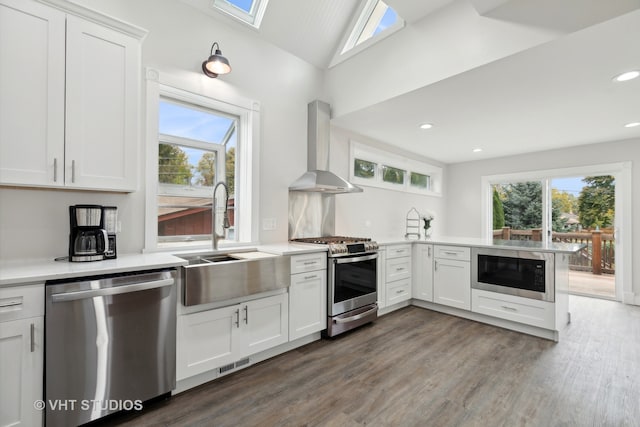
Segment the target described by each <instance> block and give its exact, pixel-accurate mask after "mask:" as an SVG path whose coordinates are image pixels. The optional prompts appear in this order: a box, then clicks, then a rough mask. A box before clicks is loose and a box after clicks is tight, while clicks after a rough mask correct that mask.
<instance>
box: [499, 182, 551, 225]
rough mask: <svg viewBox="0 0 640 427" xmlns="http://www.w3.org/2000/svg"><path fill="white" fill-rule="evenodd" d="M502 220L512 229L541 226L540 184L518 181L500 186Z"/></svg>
mask: <svg viewBox="0 0 640 427" xmlns="http://www.w3.org/2000/svg"><path fill="white" fill-rule="evenodd" d="M502 191H503V196H504V199H503V202H502V203H503V207H504V222H505V225H506V226H507V227H511V228H512V229H514V230H530V229H532V228H541V227H542V184H541V183H540V182H539V181H531V182H519V183H515V184H507V185H505V186H503V187H502Z"/></svg>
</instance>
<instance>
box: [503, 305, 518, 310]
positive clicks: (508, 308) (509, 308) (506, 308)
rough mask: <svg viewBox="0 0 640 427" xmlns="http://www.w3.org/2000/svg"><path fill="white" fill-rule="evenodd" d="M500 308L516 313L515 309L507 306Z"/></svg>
mask: <svg viewBox="0 0 640 427" xmlns="http://www.w3.org/2000/svg"><path fill="white" fill-rule="evenodd" d="M501 307H502V308H504V309H505V310H508V311H518V309H517V308H513V307H509V306H507V305H503V306H501Z"/></svg>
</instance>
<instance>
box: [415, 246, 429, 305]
mask: <svg viewBox="0 0 640 427" xmlns="http://www.w3.org/2000/svg"><path fill="white" fill-rule="evenodd" d="M412 265H413V275H412V288H413V289H412V291H413V292H412V296H413V298H416V299H419V300H422V301H433V245H423V244H416V245H415V246H414V248H413V261H412Z"/></svg>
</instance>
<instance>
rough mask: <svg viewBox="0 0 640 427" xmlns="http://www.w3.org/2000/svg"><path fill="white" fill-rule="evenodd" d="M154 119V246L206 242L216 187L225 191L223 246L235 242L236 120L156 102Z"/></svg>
mask: <svg viewBox="0 0 640 427" xmlns="http://www.w3.org/2000/svg"><path fill="white" fill-rule="evenodd" d="M158 116H159V117H158V125H159V126H158V127H159V132H158V134H159V138H158V139H159V141H158V143H159V145H158V177H157V179H158V195H157V203H158V241H159V242H171V241H196V240H210V239H211V224H212V222H211V205H212V194H213V187H214V185H215V184H216V183H217V182H219V181H224V182H226V183H227V186H228V187H229V205H228V210H229V219H230V223H231V227H230V229H229V231H228V240H230V241H234V240H235V233H234V230H235V224H234V222H235V221H234V220H235V216H234V215H233V210H234V209H233V206H234V201H235V188H234V182H235V174H236V170H235V164H236V162H235V154H236V145H237V144H236V143H237V127H238V126H237V123H238V120H239V118H238V117H235V116H232V115H229V114H225V113H223V112H221V111H214V110H208V109H205V108H203V107H199V106H196V105H190V104H187V103H184V102H180V101H177V100H173V99H169V98H161V100H160V105H159V115H158ZM219 209H222V211H224V206H222V207H219ZM218 217H219V218H220V217H221V216H220V215H219V216H218Z"/></svg>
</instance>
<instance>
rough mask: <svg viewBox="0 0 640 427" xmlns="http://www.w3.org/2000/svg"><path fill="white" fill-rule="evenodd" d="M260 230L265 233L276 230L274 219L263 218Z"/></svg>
mask: <svg viewBox="0 0 640 427" xmlns="http://www.w3.org/2000/svg"><path fill="white" fill-rule="evenodd" d="M262 229H263V230H265V231H271V230H275V229H276V219H275V218H264V219H263V220H262Z"/></svg>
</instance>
